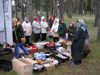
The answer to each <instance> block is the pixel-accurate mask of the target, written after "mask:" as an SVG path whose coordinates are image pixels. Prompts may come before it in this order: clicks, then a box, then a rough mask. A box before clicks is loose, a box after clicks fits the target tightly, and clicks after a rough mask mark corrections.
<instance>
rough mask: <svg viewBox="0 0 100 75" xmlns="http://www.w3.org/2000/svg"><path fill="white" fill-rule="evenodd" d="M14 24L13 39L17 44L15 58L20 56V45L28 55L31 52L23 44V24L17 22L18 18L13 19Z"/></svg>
mask: <svg viewBox="0 0 100 75" xmlns="http://www.w3.org/2000/svg"><path fill="white" fill-rule="evenodd" d="M12 24H13V27H12V28H13V29H12V31H13V40H14V42H15V43H16V45H15V53H14V58H18V56H19V47H20V48H22V49H23V51H24V52H25V54H26V55H28V54H29V52H28V51H27V50H26V48H25V47H24V46H23V42H21V41H22V40H24V31H23V28H22V25H20V24H19V23H17V18H13V19H12Z"/></svg>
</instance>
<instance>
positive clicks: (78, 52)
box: [71, 19, 86, 65]
mask: <svg viewBox="0 0 100 75" xmlns="http://www.w3.org/2000/svg"><path fill="white" fill-rule="evenodd" d="M77 24H78V28H77V29H76V30H75V33H74V36H73V39H72V46H71V53H72V54H71V55H72V57H73V59H74V62H73V63H71V65H79V64H82V58H83V49H84V42H85V36H86V35H85V31H86V28H85V24H84V23H83V21H82V20H81V19H79V20H78V23H77Z"/></svg>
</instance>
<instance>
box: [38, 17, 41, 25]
mask: <svg viewBox="0 0 100 75" xmlns="http://www.w3.org/2000/svg"><path fill="white" fill-rule="evenodd" d="M38 23H39V24H40V23H41V16H38Z"/></svg>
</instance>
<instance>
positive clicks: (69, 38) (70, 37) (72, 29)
mask: <svg viewBox="0 0 100 75" xmlns="http://www.w3.org/2000/svg"><path fill="white" fill-rule="evenodd" d="M76 28H77V27H76V26H73V28H70V26H68V27H67V29H66V32H67V34H68V40H69V41H72V38H73V36H71V35H70V33H71V34H74V32H75V30H76Z"/></svg>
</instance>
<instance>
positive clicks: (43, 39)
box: [40, 16, 48, 41]
mask: <svg viewBox="0 0 100 75" xmlns="http://www.w3.org/2000/svg"><path fill="white" fill-rule="evenodd" d="M41 20H42V21H41V23H40V25H41V34H42V41H45V40H46V35H47V31H46V28H47V27H48V25H47V22H46V18H45V17H44V16H42V18H41Z"/></svg>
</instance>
